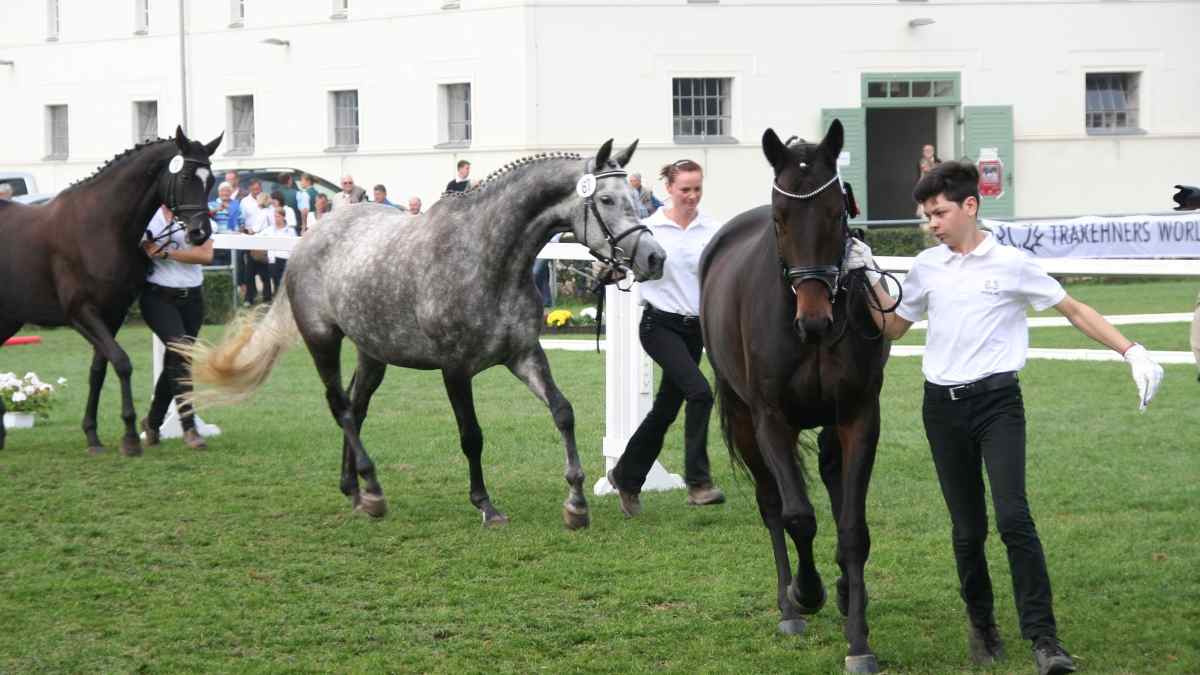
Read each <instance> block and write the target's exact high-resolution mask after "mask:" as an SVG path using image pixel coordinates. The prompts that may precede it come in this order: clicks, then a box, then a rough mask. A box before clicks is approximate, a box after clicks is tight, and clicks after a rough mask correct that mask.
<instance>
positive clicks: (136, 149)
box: [63, 138, 174, 192]
mask: <svg viewBox="0 0 1200 675" xmlns="http://www.w3.org/2000/svg"><path fill="white" fill-rule="evenodd" d="M160 143H174V140H173V139H170V138H156V139H154V140H152V141H144V142H142V143H138V144H137V145H135V146H133V147H132V148H129V149H128V150H126V151H124V152H122V153H119V154H116V155H113V157H112V159H110V160H108V161H107V162H105V163H104V164H103V165H101V166H100V168H99V169H96V170H95V171H93V172H92V174H91V175H90V176H88V177H87V178H80V179H79V180H77V181H75V182H74V183H71V184H70V185H69V186H67V188H66V189H65V190H63V192H66V191H67V190H74V189H75V188H79V187H82V186H84V185H86V184H87V183H90V182H91V181H92V180H94V179H95V178H97V177H99V176H100V175H101V174H103V173H104V172H105V171H106V170H107V169H108V168H109V167H111V166H113V165H114V164H117V163H118V162H120V161H121V160H123V159H125V158H126V157H129V156H130V155H132V154H134V153H136V152H139V151H141V150H143V149H145V148H148V147H150V146H152V145H158V144H160Z"/></svg>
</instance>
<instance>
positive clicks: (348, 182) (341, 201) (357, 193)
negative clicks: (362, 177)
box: [331, 174, 367, 209]
mask: <svg viewBox="0 0 1200 675" xmlns="http://www.w3.org/2000/svg"><path fill="white" fill-rule="evenodd" d="M365 201H367V191H366V190H364V189H362V188H360V187H359V186H357V185H355V184H354V176H351V175H350V174H346V175H345V176H342V191H341V192H339V193H337V194H336V195H334V196H333V203H332V204H331V206H332V207H333V208H335V209H336V208H341V207H342V206H345V205H346V204H358V203H359V202H365Z"/></svg>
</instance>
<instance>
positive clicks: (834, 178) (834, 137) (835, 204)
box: [762, 120, 849, 341]
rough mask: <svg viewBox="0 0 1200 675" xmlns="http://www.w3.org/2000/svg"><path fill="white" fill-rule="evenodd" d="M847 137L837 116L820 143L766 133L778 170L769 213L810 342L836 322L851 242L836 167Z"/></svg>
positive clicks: (801, 328) (798, 322)
mask: <svg viewBox="0 0 1200 675" xmlns="http://www.w3.org/2000/svg"><path fill="white" fill-rule="evenodd" d="M843 140H844V136H843V131H842V123H841V121H839V120H834V121H833V124H831V125H830V126H829V131H827V132H826V134H825V138H824V139H823V140H822V141H821V142H820V144H817V145H814V144H812V143H806V142H805V141H803V140H799V141H796V142H794V143H787V144H785V143H783V142H782V141H780V140H779V136H777V135H775V131H774V130H772V129H767V130H766V131H765V132H763V139H762V147H763V153H764V154H765V155H766V156H767V161H769V162H770V163H771V167H772V168H773V169H774V170H775V182H774V184H773V188H772V190H771V218H772V220H773V221H774V223H775V235H776V240H777V242H778V248H779V264H780V266H781V267H782V268H783V269H782V272H783V275H784V278H786V279H787V283H788V285H789V286H791V288H792V291H793V293H795V296H796V315H795V321H794V327H795V330H796V333H797V334H798V335H799V336H800V338H801V339H802V340H806V341H807V340H810V339H813V338H817V337H819V336H820V335H822V334H824V333H825V332H827V331H828V330H829V329H830V327H831V326H832V325H833V303H834V300H835V298H836V296H837V291H838V285H839V283H840V280H841V274H842V265H843V263H844V261H845V257H846V247H847V246H848V245H849V234H848V230H847V224H846V199H845V193H844V192H843V189H842V185H841V177H840V176H839V175H838V168H837V160H838V155H839V154H841V152H842V142H843Z"/></svg>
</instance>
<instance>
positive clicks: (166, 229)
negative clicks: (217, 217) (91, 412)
mask: <svg viewBox="0 0 1200 675" xmlns="http://www.w3.org/2000/svg"><path fill="white" fill-rule="evenodd" d="M173 220H174V215H173V214H172V213H171V211H170V209H168V208H167V207H166V206H163V207H162V208H160V209H159V211H158V213H155V214H154V218H152V219H151V220H150V224H149V225H148V226H147V227H146V235H147V237H146V241H144V242H143V243H142V248H143V250H145V251H146V255H149V256H150V259H151V261H152V265H151V268H150V275H149V276H148V277H147V279H146V288H145V290H143V291H142V296H141V301H140V303H141V308H142V318H143V319H145V321H146V325H148V326H150V330H152V331H154V334H155V335H156V336H158V339H159V340H162V341H163V344H167V345H170V344H173V343H176V342H191V341H192V340H195V339H196V336H197V335H199V334H200V324H201V323H202V322H203V321H204V272H203V271H202V270H201V269H200V267H201V265H207V264H211V263H212V259H213V242H212V239H209V240H208V241H206V242H204V243H203V244H201V245H200V246H192V245H191V244H189V243H188V241H187V238H186V236H185V235H184V232H183V231H182V230H181V229H180V230H175V229H172V227H171V223H172V221H173ZM190 379H191V377H190V375H189V374H188V372H187V364H186V363H185V361H184V359H183V356H181V355H180V354H179V353H178V352H176V351H175V350H172V349H168V350H167V353H166V355H165V356H164V357H163V370H162V374H160V375H159V376H158V382H157V383H155V386H154V401H153V402H152V403H151V404H150V414H149V415H148V416H147V417H146V418H145V419H143V420H142V431H144V432H145V434H146V445H148V446H155V445H158V442H159V427H161V426H162V423H163V418H164V417H165V416H166V414H167V409H168V408H169V407H170V405H171V401H172V400H174V401H175V406H176V409H177V410H178V411H179V423H180V426H182V427H183V442H184V443H186V444H187V445H188V447H190V448H193V449H196V450H202V449H204V448H205V447H207V444H206V443H205V442H204V439H203V438H201V436H200V433H199V432H197V431H196V420H195V416H194V415H193V414H192V406H191V405H190V404H186V403H185V402H184V400H183V399H182V398H181V396H182V395H184V394H186V393H188V392H190V391H191V390H192V386H191V384H190Z"/></svg>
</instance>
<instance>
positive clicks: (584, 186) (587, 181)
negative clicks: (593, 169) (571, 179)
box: [575, 173, 596, 199]
mask: <svg viewBox="0 0 1200 675" xmlns="http://www.w3.org/2000/svg"><path fill="white" fill-rule="evenodd" d="M575 192H576V193H578V194H579V196H580V197H583V198H584V199H587V198H588V197H591V196H592V195H594V194H596V176H594V175H593V174H590V173H585V174H583V175H582V176H580V177H579V182H578V183H576V184H575Z"/></svg>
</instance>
